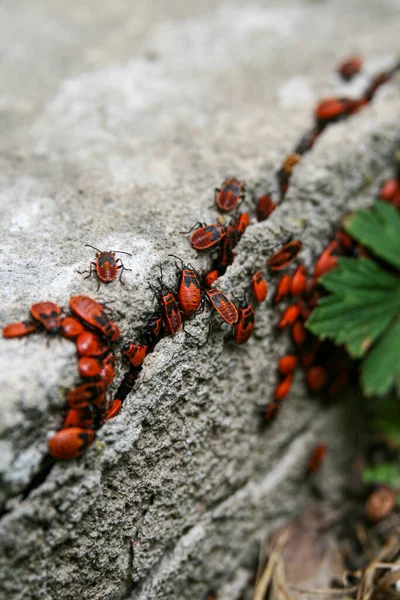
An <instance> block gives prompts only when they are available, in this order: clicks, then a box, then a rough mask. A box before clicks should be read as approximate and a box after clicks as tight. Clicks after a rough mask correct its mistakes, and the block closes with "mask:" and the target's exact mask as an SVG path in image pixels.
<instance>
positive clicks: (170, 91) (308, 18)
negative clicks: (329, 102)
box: [0, 0, 400, 600]
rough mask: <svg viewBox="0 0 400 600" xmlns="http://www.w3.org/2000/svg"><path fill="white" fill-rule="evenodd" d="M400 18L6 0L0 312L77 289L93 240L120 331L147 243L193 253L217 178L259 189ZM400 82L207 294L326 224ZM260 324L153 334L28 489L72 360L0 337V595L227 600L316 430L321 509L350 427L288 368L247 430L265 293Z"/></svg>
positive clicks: (379, 144)
mask: <svg viewBox="0 0 400 600" xmlns="http://www.w3.org/2000/svg"><path fill="white" fill-rule="evenodd" d="M399 13H400V10H399V5H398V2H397V1H396V0H393V1H389V0H385V1H382V2H379V3H375V2H374V1H373V0H368V1H365V0H363V1H361V0H360V1H354V2H352V3H346V2H344V1H337V2H333V1H331V2H305V1H304V2H302V1H300V0H298V1H296V2H276V3H274V2H262V1H261V0H257V1H256V0H254V1H252V2H249V3H242V2H235V1H234V0H229V1H226V2H216V1H211V0H208V1H205V2H202V3H195V2H190V3H188V2H183V1H182V0H174V1H171V2H168V3H165V2H162V1H161V0H160V1H157V2H151V3H149V2H144V1H142V0H141V1H137V2H135V3H134V5H133V3H132V2H130V1H128V0H115V1H114V2H113V3H109V2H106V1H101V2H100V1H99V0H87V1H86V2H84V3H82V2H78V1H77V0H72V1H70V2H68V3H67V4H65V3H62V2H49V1H48V0H37V2H31V3H26V2H24V1H23V0H19V1H18V0H14V1H13V2H3V3H2V4H1V6H0V44H1V56H2V60H1V62H0V78H1V81H2V86H1V90H0V123H1V128H2V136H1V137H0V202H1V208H2V212H1V225H2V236H1V239H0V252H1V261H0V278H1V279H0V282H1V285H0V317H1V322H2V323H7V322H10V321H14V320H18V319H23V318H26V316H27V313H28V309H29V306H30V304H31V303H33V302H34V301H39V300H44V299H49V300H54V301H57V302H59V303H60V304H61V305H63V306H67V303H68V299H69V297H70V296H71V295H73V294H76V293H87V294H91V295H95V293H96V283H95V282H94V281H84V280H82V276H81V275H79V274H78V273H77V270H80V269H83V268H84V267H85V266H86V265H87V264H88V263H89V261H90V260H91V259H92V254H91V251H90V249H87V248H84V247H83V244H84V243H91V244H94V245H96V246H98V247H101V248H116V249H121V250H126V251H128V252H132V253H133V257H132V258H129V257H126V260H125V259H124V262H125V263H126V266H127V267H129V268H132V272H129V273H128V272H127V273H125V280H126V286H125V287H121V286H120V285H119V284H118V283H117V282H116V283H115V284H112V285H110V286H108V287H106V288H105V287H102V288H101V290H100V292H99V294H98V297H101V298H103V299H106V300H115V303H114V304H113V305H112V307H113V309H115V310H116V311H121V312H122V313H123V316H122V317H121V318H118V319H117V320H118V323H119V324H120V326H121V330H122V333H123V337H124V338H125V339H129V338H134V337H135V334H136V333H137V332H138V331H139V329H140V327H141V326H142V325H143V323H144V321H145V318H146V316H147V314H148V313H149V312H150V311H151V309H152V296H151V293H150V291H149V290H148V289H147V281H148V280H149V279H151V278H154V277H155V276H156V275H157V274H158V264H159V263H162V264H163V265H164V266H165V270H166V277H167V279H168V280H169V281H170V282H171V283H172V282H173V280H174V267H173V262H172V261H171V260H170V259H168V258H167V256H166V255H167V254H168V253H169V252H174V253H175V254H178V255H179V256H182V258H184V259H185V260H190V261H191V262H192V263H193V264H194V265H195V266H196V267H197V268H199V269H202V268H204V267H205V266H206V265H207V259H206V258H205V257H200V256H197V255H196V253H195V252H194V251H193V250H192V249H191V248H190V246H189V244H188V240H187V236H184V235H180V234H179V233H178V232H179V231H181V230H184V229H187V228H189V227H190V226H191V225H192V224H193V223H195V222H196V221H197V220H199V219H200V220H205V221H211V220H212V219H213V218H214V216H215V210H214V209H213V208H210V206H211V205H212V198H213V193H212V190H213V188H214V187H215V185H218V184H219V183H221V181H222V180H223V179H224V178H225V177H226V176H227V175H229V174H235V175H238V176H239V177H241V178H244V179H245V180H246V182H247V184H248V187H249V189H255V190H262V189H263V190H264V189H266V188H268V187H272V189H276V184H275V176H274V173H275V171H276V169H277V167H278V166H279V164H280V163H281V162H282V159H283V158H284V157H285V155H286V154H287V153H288V152H289V151H290V150H291V149H292V147H293V145H294V143H295V142H296V141H297V139H298V137H299V136H300V135H301V133H303V132H304V131H305V129H307V128H308V127H309V125H310V124H311V111H312V107H313V105H314V103H315V101H316V100H317V99H318V98H320V97H323V96H326V95H330V94H337V93H346V94H347V93H348V90H349V91H350V92H351V93H357V92H358V91H359V90H360V89H361V88H362V87H363V85H365V82H366V76H367V75H368V74H371V73H373V72H376V71H377V70H379V69H380V68H381V67H382V66H386V65H388V64H391V63H392V61H393V60H394V58H395V55H394V52H395V50H396V44H397V42H398V18H399V16H400V14H399ZM351 52H360V53H361V54H363V55H365V57H366V59H367V73H366V76H365V77H361V78H360V79H359V80H358V81H356V82H355V83H354V84H352V85H351V86H347V87H346V86H343V84H341V83H340V82H339V80H338V79H337V77H336V76H335V75H334V74H333V68H334V65H335V64H336V63H337V61H338V59H340V58H342V56H345V55H347V54H348V53H351ZM399 88H400V82H399V77H397V79H396V80H394V81H393V82H392V83H390V84H389V85H387V86H386V87H385V88H384V89H382V90H381V91H380V92H379V94H378V95H377V98H376V101H375V102H374V104H373V106H371V107H368V108H367V109H365V110H364V111H362V112H361V113H360V114H358V115H357V116H355V117H354V118H352V119H351V120H349V121H348V122H346V123H344V124H339V125H336V126H334V127H332V128H330V129H329V130H328V131H327V132H326V134H324V136H323V137H322V138H321V140H320V141H319V142H318V144H317V146H316V147H315V149H314V150H313V151H312V152H311V153H310V154H309V155H308V156H307V157H305V158H304V161H303V162H302V163H301V165H299V166H298V168H297V169H296V172H295V176H294V178H293V185H292V187H291V190H290V193H289V194H288V197H287V199H286V201H285V203H284V204H282V206H281V207H280V208H279V209H278V210H276V211H275V212H274V214H273V216H272V218H271V219H270V220H269V221H268V222H264V223H260V224H257V223H255V222H253V223H252V225H251V226H250V227H249V229H248V230H247V231H246V235H245V236H244V237H243V239H242V241H241V243H240V246H239V247H238V252H237V254H238V256H237V258H236V260H235V263H234V264H233V266H232V267H231V268H229V269H228V272H227V274H226V275H225V276H224V277H223V278H221V280H220V287H221V288H222V289H223V290H225V291H227V292H230V293H234V294H236V295H240V294H241V292H242V291H243V289H244V287H245V285H246V282H247V280H248V279H247V277H248V276H247V272H248V270H249V269H252V270H253V269H255V268H257V269H264V270H265V261H266V258H267V256H268V255H269V254H270V253H271V250H272V248H275V247H276V246H277V245H279V243H280V242H281V241H282V239H284V238H285V237H286V235H287V233H286V232H287V230H289V231H294V232H300V231H302V233H301V239H302V240H303V243H304V250H303V254H302V256H303V258H304V260H305V262H306V263H308V264H311V261H312V259H313V258H315V256H316V255H317V253H318V252H319V251H320V250H321V248H322V247H323V245H324V243H325V242H326V240H327V239H328V237H329V234H330V231H331V230H332V227H333V226H334V225H335V224H337V223H338V221H339V220H340V218H341V216H342V215H343V214H344V213H345V212H346V211H349V210H351V209H352V208H354V207H356V206H359V205H365V204H368V203H370V202H371V201H372V199H373V198H374V196H375V193H376V190H377V189H378V186H379V184H380V182H381V181H382V180H383V179H384V178H385V177H386V176H387V175H388V173H389V172H390V170H389V165H390V160H391V157H392V154H393V150H394V148H395V147H396V146H398V144H399V141H400V133H399V128H398V124H399V116H400V94H399V91H400V89H399ZM249 207H251V201H250V204H249ZM303 228H304V229H303ZM274 281H276V279H274V278H271V279H270V284H271V288H272V287H273V286H274ZM256 318H257V326H256V332H255V336H254V338H253V339H252V340H250V341H249V343H248V345H247V346H246V347H242V348H235V347H233V346H232V345H231V344H227V343H225V342H224V336H223V333H222V332H216V333H215V334H213V335H212V337H211V339H210V342H209V343H208V344H207V345H206V346H201V344H202V341H203V340H204V339H205V336H206V334H207V319H208V315H207V314H203V315H199V316H197V317H196V318H195V319H194V320H193V322H192V323H191V324H190V325H189V326H188V330H189V331H190V332H191V333H192V334H193V335H194V336H195V338H196V339H194V340H193V339H191V338H189V337H188V336H187V335H185V333H183V332H182V333H179V334H178V335H177V336H175V337H174V338H173V339H171V338H169V339H164V340H162V341H161V342H160V343H159V344H158V346H157V348H156V350H155V352H154V353H153V354H152V355H150V356H149V357H148V359H147V360H146V362H145V366H144V369H143V371H142V374H141V376H140V378H139V381H138V383H137V386H136V387H135V390H134V393H132V394H131V395H130V396H129V397H128V399H127V401H126V404H125V406H124V409H123V411H122V413H121V414H120V415H119V416H118V417H117V418H116V419H115V420H114V421H112V422H110V423H108V424H107V425H106V426H105V427H104V428H103V429H102V430H101V431H100V433H99V439H98V440H97V441H96V443H95V444H94V445H93V447H92V448H91V449H90V450H89V451H88V453H87V454H86V455H85V456H84V457H83V458H82V459H80V460H78V461H73V462H71V463H70V464H58V465H56V466H55V468H54V469H53V470H52V471H51V473H50V474H49V476H48V477H47V478H46V480H45V481H44V482H43V483H42V484H41V485H40V486H38V487H37V488H36V489H35V490H34V491H32V493H31V494H30V495H29V497H28V498H26V499H22V497H21V493H22V491H23V490H24V488H25V487H26V485H27V484H29V482H30V481H31V479H32V477H33V476H34V474H35V473H37V471H38V469H39V466H40V462H41V459H42V457H43V456H44V454H45V452H46V440H47V436H48V435H49V434H50V433H51V432H52V431H54V430H56V429H57V427H59V425H60V423H61V420H62V412H63V406H64V392H65V390H66V389H68V388H69V387H71V386H72V385H73V383H74V381H76V358H75V354H74V347H73V345H72V344H70V343H69V342H67V341H65V340H61V341H59V340H58V339H56V340H51V341H49V342H48V343H47V341H46V339H45V337H44V336H36V337H35V336H32V337H30V338H28V339H26V340H0V361H1V362H0V364H1V380H0V392H1V415H2V418H1V423H0V436H1V439H0V450H1V466H0V469H1V476H2V494H3V499H4V500H6V504H5V513H4V515H3V516H2V520H1V528H2V533H1V545H2V552H1V554H2V564H1V576H2V580H3V585H4V586H5V590H6V597H7V598H8V599H10V600H11V599H12V600H14V599H15V600H16V599H20V598H23V599H24V600H26V599H39V598H40V599H45V600H53V599H54V600H55V599H57V600H64V599H65V600H70V599H72V598H79V600H85V599H89V598H90V599H91V600H93V599H107V600H114V599H115V600H116V599H120V598H124V599H128V598H130V599H132V600H137V599H140V600H152V599H157V600H161V599H166V600H170V599H172V598H174V599H176V598H179V599H181V598H182V599H186V598H191V599H193V598H196V599H197V598H199V599H200V598H203V597H204V595H205V593H206V591H207V590H208V589H210V588H216V589H218V587H220V585H222V584H224V585H225V587H224V588H223V589H225V590H230V591H229V592H228V591H227V592H225V596H224V597H225V598H226V599H227V600H228V597H229V600H231V598H233V594H239V591H240V590H239V588H240V585H242V584H243V585H245V583H246V581H245V577H243V576H242V574H243V568H248V567H249V566H253V564H254V561H255V559H256V555H257V549H258V544H259V542H260V540H261V539H263V538H264V537H265V536H266V535H267V533H268V532H269V531H271V530H272V529H273V528H274V527H276V526H277V525H278V524H279V523H281V522H282V521H283V520H284V519H285V518H286V517H287V516H289V515H291V514H293V513H295V512H298V511H299V510H300V509H301V508H302V507H303V506H304V504H305V503H306V502H307V497H308V493H309V486H308V485H307V484H305V482H304V478H303V473H304V466H305V464H306V461H307V456H308V453H309V452H310V449H311V448H312V446H313V444H315V442H316V440H318V439H320V438H321V437H323V439H325V440H327V443H328V446H329V448H330V457H329V460H328V463H327V465H326V470H325V471H324V477H323V479H322V480H321V482H320V484H321V485H322V486H323V488H324V489H325V490H326V492H327V493H328V494H330V495H331V496H332V498H333V499H334V500H335V499H336V500H337V501H339V500H340V494H341V486H342V483H343V475H341V473H342V472H343V465H346V464H347V463H348V460H349V457H350V456H351V448H352V444H353V441H354V437H355V436H354V433H355V432H354V430H352V428H351V425H348V424H347V423H348V422H349V421H348V419H346V414H344V412H346V411H343V409H340V410H339V409H337V408H330V409H328V410H327V409H325V410H322V409H321V407H320V405H319V403H318V402H317V401H316V400H313V399H310V398H309V397H307V394H306V392H305V390H304V387H303V384H302V381H301V376H298V377H297V378H296V382H295V385H294V391H293V392H292V393H291V395H290V398H288V400H287V402H285V406H284V407H283V411H282V414H281V415H280V417H279V419H278V421H277V422H276V423H275V424H273V425H272V427H271V428H270V429H268V431H260V428H259V419H258V416H257V406H258V405H261V404H263V403H265V401H266V400H267V399H269V398H270V397H271V393H272V390H273V387H274V385H275V363H276V360H277V357H278V356H280V355H281V354H282V352H283V351H284V349H285V348H286V347H287V338H286V337H285V336H278V335H277V333H276V329H275V325H276V321H277V314H276V312H275V311H274V310H273V307H272V306H271V304H270V303H268V304H267V305H266V306H261V307H260V308H259V309H258V311H257V317H256ZM122 371H123V369H122V368H120V369H119V373H118V378H119V379H120V377H121V374H122ZM118 378H117V379H118ZM117 383H118V382H117ZM116 385H117V384H116ZM239 575H241V576H239ZM230 582H233V583H232V585H229V583H230ZM235 582H236V583H235ZM238 582H239V583H238ZM240 582H242V584H241V583H240ZM233 590H236V591H233ZM227 594H228V595H227ZM229 595H230V596H229ZM222 596H223V594H222ZM235 597H236V596H235Z"/></svg>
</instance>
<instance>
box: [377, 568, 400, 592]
mask: <svg viewBox="0 0 400 600" xmlns="http://www.w3.org/2000/svg"><path fill="white" fill-rule="evenodd" d="M392 568H393V569H395V570H393V571H388V572H387V573H385V574H384V575H383V576H382V577H381V578H380V579H378V581H377V582H376V585H377V587H378V588H379V590H380V591H381V592H383V593H384V594H390V593H391V592H393V593H395V590H391V589H390V588H391V587H392V585H393V584H395V583H397V582H398V581H400V564H396V563H393V565H392ZM399 595H400V594H399Z"/></svg>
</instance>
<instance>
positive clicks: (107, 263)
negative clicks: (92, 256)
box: [82, 244, 132, 287]
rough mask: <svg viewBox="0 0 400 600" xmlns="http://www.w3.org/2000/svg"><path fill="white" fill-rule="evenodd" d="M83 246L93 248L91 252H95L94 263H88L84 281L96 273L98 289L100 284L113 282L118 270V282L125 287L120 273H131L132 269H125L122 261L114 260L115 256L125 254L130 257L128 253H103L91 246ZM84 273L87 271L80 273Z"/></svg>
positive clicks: (113, 251)
mask: <svg viewBox="0 0 400 600" xmlns="http://www.w3.org/2000/svg"><path fill="white" fill-rule="evenodd" d="M85 246H86V247H88V248H93V250H96V252H97V255H96V261H92V262H91V263H90V269H89V274H88V275H87V277H85V279H88V278H89V277H90V276H91V275H92V273H93V272H96V275H97V277H98V279H99V287H100V282H103V283H110V282H111V281H114V279H116V277H117V275H118V270H119V269H120V270H121V272H120V275H119V280H120V282H121V283H122V285H125V284H124V282H123V281H122V273H123V272H124V271H132V269H127V268H126V267H125V266H124V264H123V262H122V260H121V259H120V258H117V259H116V258H115V255H116V254H127V255H128V256H132V254H130V253H129V252H122V250H109V251H106V252H103V251H102V250H99V249H98V248H95V247H94V246H92V245H91V244H85ZM85 272H86V273H87V271H82V273H85Z"/></svg>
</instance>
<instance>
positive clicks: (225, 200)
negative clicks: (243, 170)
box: [215, 177, 244, 212]
mask: <svg viewBox="0 0 400 600" xmlns="http://www.w3.org/2000/svg"><path fill="white" fill-rule="evenodd" d="M241 198H244V183H243V181H239V180H238V179H235V178H234V177H232V178H231V179H226V180H225V181H224V183H223V184H222V186H221V187H220V188H215V201H216V203H217V206H218V208H219V209H220V210H223V211H225V212H228V211H229V210H232V208H234V207H235V206H236V204H237V203H238V202H239V200H240V199H241Z"/></svg>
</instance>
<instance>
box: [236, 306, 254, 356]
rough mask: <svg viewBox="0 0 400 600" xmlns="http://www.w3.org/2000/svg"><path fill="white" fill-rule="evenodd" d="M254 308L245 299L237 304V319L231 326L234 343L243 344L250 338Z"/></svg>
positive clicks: (252, 328)
mask: <svg viewBox="0 0 400 600" xmlns="http://www.w3.org/2000/svg"><path fill="white" fill-rule="evenodd" d="M254 322H255V316H254V309H253V307H252V306H251V304H249V303H248V302H247V300H246V299H244V300H242V302H241V303H240V304H239V310H238V320H237V321H236V323H235V324H234V326H233V339H234V341H235V344H237V345H238V346H239V345H240V344H245V343H246V342H247V340H248V339H249V338H250V336H251V334H252V333H253V330H254Z"/></svg>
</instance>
